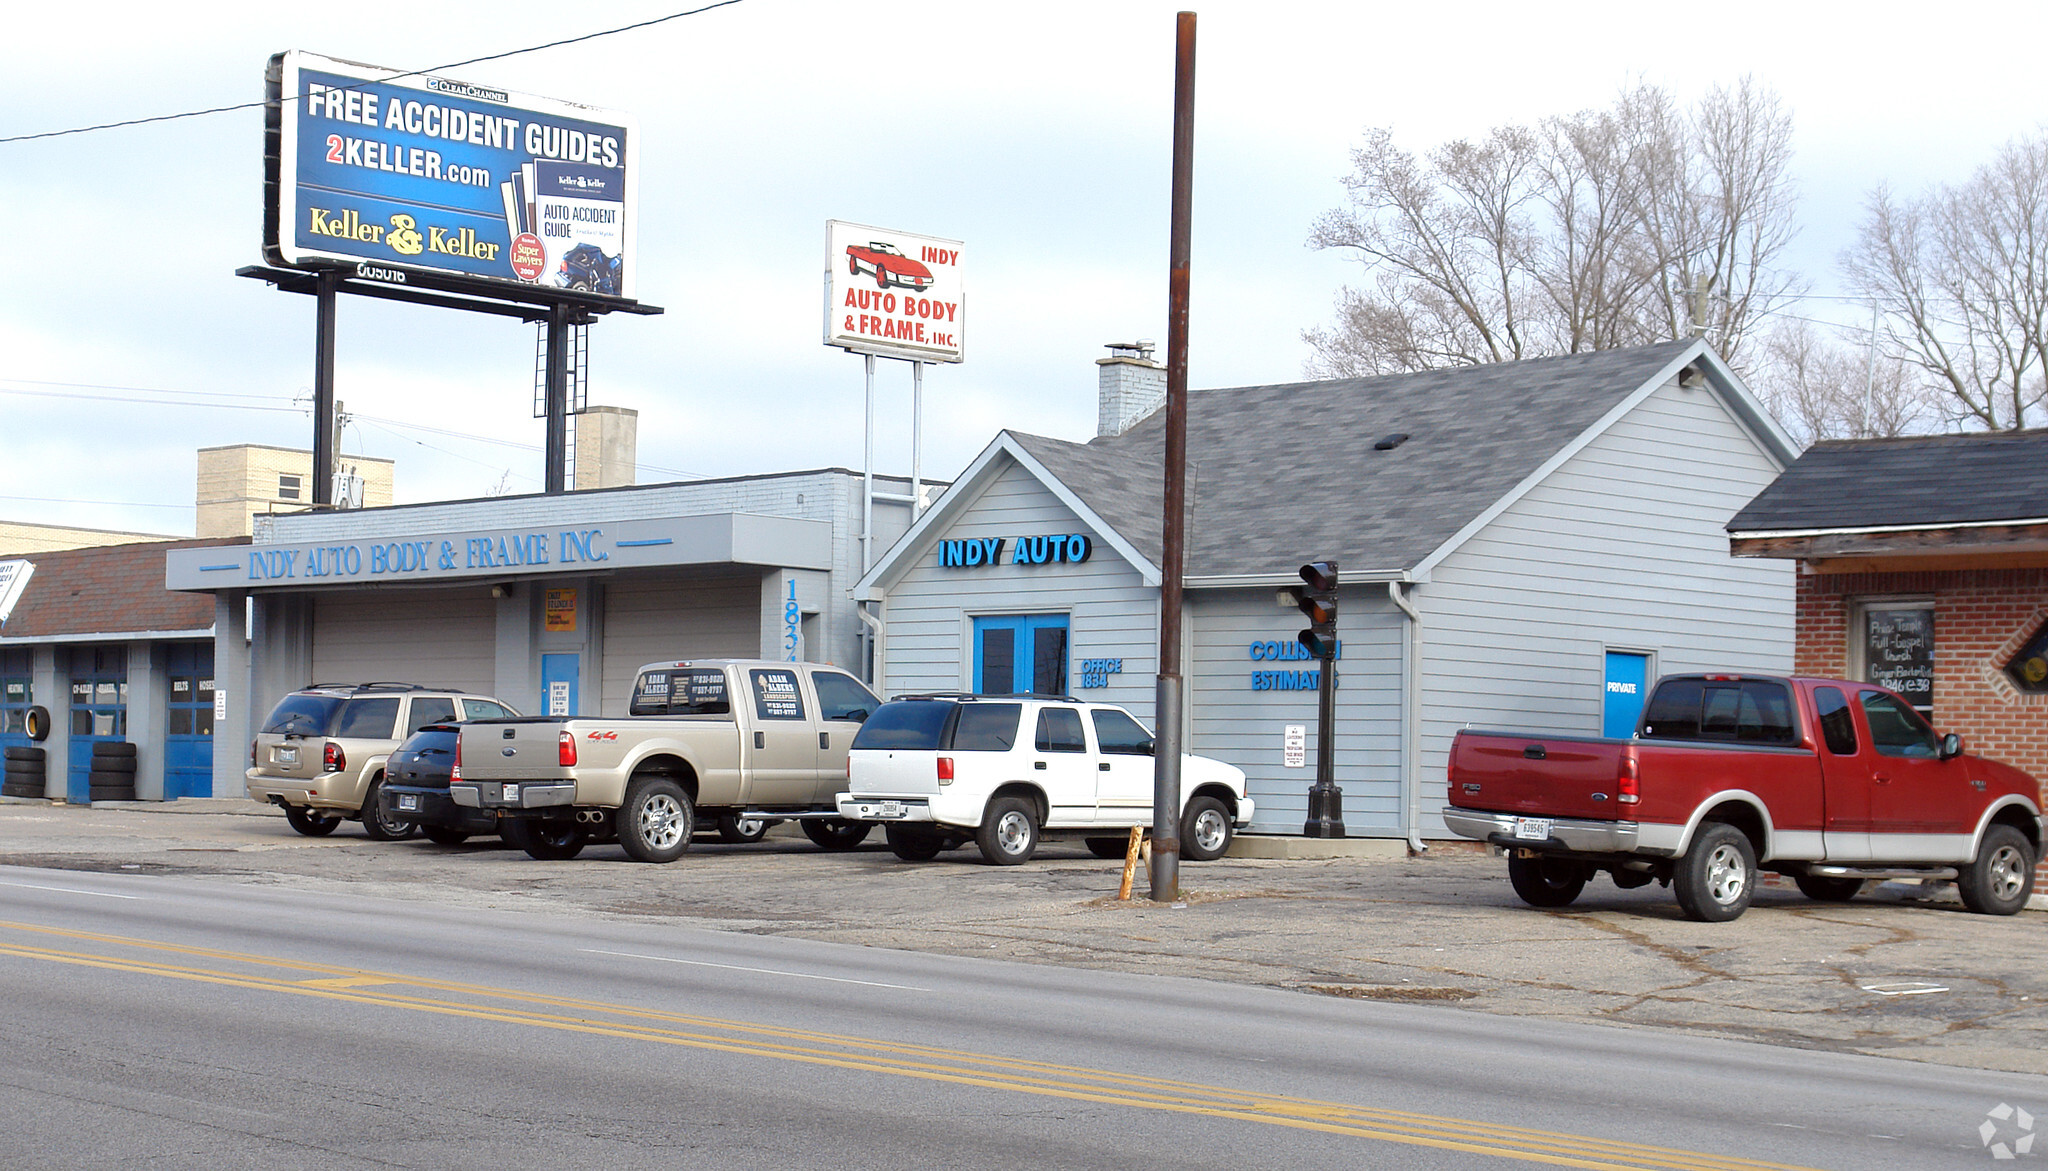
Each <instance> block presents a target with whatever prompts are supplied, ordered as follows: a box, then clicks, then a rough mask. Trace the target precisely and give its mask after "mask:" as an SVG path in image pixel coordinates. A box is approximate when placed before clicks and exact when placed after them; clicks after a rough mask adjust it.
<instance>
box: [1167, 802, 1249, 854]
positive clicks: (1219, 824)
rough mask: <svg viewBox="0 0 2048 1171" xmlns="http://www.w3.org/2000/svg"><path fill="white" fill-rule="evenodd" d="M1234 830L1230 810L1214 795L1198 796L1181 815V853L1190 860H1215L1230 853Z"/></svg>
mask: <svg viewBox="0 0 2048 1171" xmlns="http://www.w3.org/2000/svg"><path fill="white" fill-rule="evenodd" d="M1234 833H1235V830H1234V829H1233V827H1232V826H1231V824H1230V810H1228V809H1225V808H1224V807H1223V802H1221V801H1218V800H1217V799H1216V798H1214V797H1197V798H1195V799H1194V800H1192V801H1190V802H1188V806H1187V808H1186V809H1184V810H1182V811H1181V815H1180V856H1181V857H1183V858H1186V859H1187V860H1188V861H1190V862H1214V861H1215V860H1216V859H1218V858H1221V857H1222V856H1223V855H1225V854H1227V853H1229V852H1230V839H1231V837H1232V836H1233V834H1234Z"/></svg>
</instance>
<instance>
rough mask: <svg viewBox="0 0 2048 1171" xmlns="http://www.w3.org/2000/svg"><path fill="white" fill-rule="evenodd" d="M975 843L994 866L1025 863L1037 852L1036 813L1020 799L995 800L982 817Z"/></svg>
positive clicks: (982, 854) (1005, 798)
mask: <svg viewBox="0 0 2048 1171" xmlns="http://www.w3.org/2000/svg"><path fill="white" fill-rule="evenodd" d="M974 841H975V844H976V845H978V846H980V847H981V856H982V857H983V858H986V859H988V861H989V862H990V863H991V864H993V865H996V866H1015V865H1016V864H1018V863H1019V862H1028V861H1030V860H1031V855H1033V854H1035V853H1037V852H1038V813H1037V811H1036V810H1034V809H1032V808H1031V803H1030V802H1029V801H1026V800H1024V799H1023V798H1022V797H998V798H996V799H995V800H993V801H991V802H989V803H988V809H987V810H986V811H984V812H983V813H982V815H981V828H979V829H977V830H976V831H975V832H974Z"/></svg>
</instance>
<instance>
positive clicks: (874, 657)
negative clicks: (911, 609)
mask: <svg viewBox="0 0 2048 1171" xmlns="http://www.w3.org/2000/svg"><path fill="white" fill-rule="evenodd" d="M869 602H880V603H881V604H883V605H887V604H888V603H887V602H886V601H884V600H883V598H882V597H880V596H875V597H867V598H862V599H860V600H859V601H857V602H855V603H854V604H853V612H854V613H856V614H858V615H860V620H861V621H862V622H863V623H865V624H866V625H867V628H868V670H867V674H868V676H869V677H868V679H867V681H866V682H867V685H868V686H869V687H874V686H875V685H876V682H877V677H878V676H880V675H881V673H882V656H883V654H884V635H883V629H882V620H881V619H879V618H877V617H875V615H874V614H873V613H872V612H871V611H869V610H868V603H869Z"/></svg>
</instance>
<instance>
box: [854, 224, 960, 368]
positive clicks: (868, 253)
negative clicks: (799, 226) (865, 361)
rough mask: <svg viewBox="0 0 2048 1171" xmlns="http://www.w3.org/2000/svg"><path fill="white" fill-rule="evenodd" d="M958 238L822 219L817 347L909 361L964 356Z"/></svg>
mask: <svg viewBox="0 0 2048 1171" xmlns="http://www.w3.org/2000/svg"><path fill="white" fill-rule="evenodd" d="M966 296H967V295H966V290H965V287H964V285H963V283H962V280H961V268H960V241H958V240H941V239H939V238H938V237H936V236H919V235H915V234H913V233H910V232H896V231H891V230H889V229H887V228H870V227H867V226H866V225H864V224H850V223H847V222H845V221H844V220H827V221H825V344H826V345H828V346H838V347H839V348H840V349H842V350H852V351H853V352H855V353H858V354H879V355H881V356H883V357H886V358H904V359H908V360H910V361H913V362H958V361H960V360H961V358H962V357H964V356H965V347H966V332H967V317H966Z"/></svg>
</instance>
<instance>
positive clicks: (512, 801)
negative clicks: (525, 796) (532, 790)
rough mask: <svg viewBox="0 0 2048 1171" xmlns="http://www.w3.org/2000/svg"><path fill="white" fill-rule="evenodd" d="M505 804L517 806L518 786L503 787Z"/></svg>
mask: <svg viewBox="0 0 2048 1171" xmlns="http://www.w3.org/2000/svg"><path fill="white" fill-rule="evenodd" d="M505 804H507V805H517V804H519V786H518V785H506V786H505Z"/></svg>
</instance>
